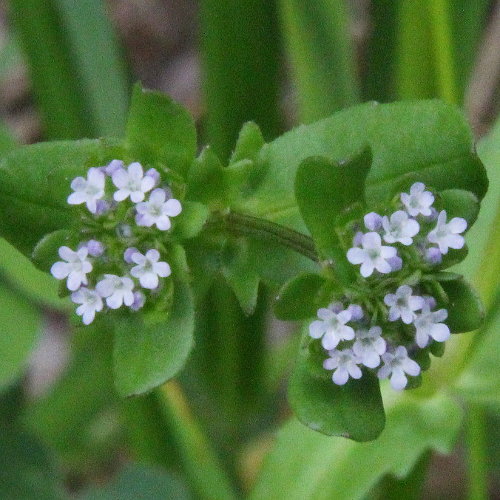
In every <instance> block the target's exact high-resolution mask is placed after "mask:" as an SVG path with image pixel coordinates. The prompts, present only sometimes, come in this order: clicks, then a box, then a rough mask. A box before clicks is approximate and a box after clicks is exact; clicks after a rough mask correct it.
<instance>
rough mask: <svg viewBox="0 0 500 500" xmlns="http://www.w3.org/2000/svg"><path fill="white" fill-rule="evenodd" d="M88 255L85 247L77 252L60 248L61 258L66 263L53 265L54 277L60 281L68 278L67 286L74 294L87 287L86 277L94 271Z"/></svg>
mask: <svg viewBox="0 0 500 500" xmlns="http://www.w3.org/2000/svg"><path fill="white" fill-rule="evenodd" d="M88 253H89V251H88V250H87V248H85V247H84V248H80V249H79V250H77V251H76V252H74V251H73V250H71V248H69V247H66V246H63V247H61V248H59V257H61V259H63V260H65V261H66V262H60V261H59V262H56V263H55V264H53V265H52V267H51V268H50V272H51V274H52V276H54V278H56V279H58V280H62V279H64V278H68V279H67V282H66V285H67V287H68V290H71V291H72V292H74V291H75V290H78V288H80V286H81V285H86V284H87V276H86V275H87V273H90V271H92V264H91V263H90V262H89V261H88V260H87V256H88Z"/></svg>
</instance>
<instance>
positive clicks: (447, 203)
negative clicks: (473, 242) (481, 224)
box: [439, 189, 479, 228]
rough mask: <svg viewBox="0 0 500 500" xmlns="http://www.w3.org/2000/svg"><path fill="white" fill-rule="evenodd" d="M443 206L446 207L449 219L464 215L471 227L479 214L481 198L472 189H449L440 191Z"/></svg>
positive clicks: (468, 225)
mask: <svg viewBox="0 0 500 500" xmlns="http://www.w3.org/2000/svg"><path fill="white" fill-rule="evenodd" d="M439 196H440V198H441V201H442V203H443V208H445V209H446V215H447V218H448V220H450V219H452V218H453V217H462V218H463V219H465V220H466V221H467V227H468V228H470V227H471V226H472V225H473V224H474V222H476V219H477V216H478V214H479V200H478V199H477V196H475V195H474V194H473V193H471V192H470V191H464V190H462V189H447V190H445V191H441V193H439Z"/></svg>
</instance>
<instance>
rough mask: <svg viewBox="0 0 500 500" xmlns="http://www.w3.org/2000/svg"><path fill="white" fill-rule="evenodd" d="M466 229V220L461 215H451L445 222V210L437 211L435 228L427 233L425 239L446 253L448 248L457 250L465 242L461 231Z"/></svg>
mask: <svg viewBox="0 0 500 500" xmlns="http://www.w3.org/2000/svg"><path fill="white" fill-rule="evenodd" d="M466 229H467V221H466V220H465V219H462V218H461V217H453V219H451V220H450V222H448V223H446V210H442V211H441V212H439V215H438V220H437V225H436V228H435V229H433V230H432V231H431V232H430V233H429V234H428V235H427V239H428V240H429V241H430V242H431V243H435V244H436V245H437V246H438V247H439V251H440V252H441V253H442V254H447V253H448V248H453V249H455V250H459V249H460V248H462V247H463V246H464V244H465V240H464V237H463V236H460V233H463V232H464V231H465V230H466Z"/></svg>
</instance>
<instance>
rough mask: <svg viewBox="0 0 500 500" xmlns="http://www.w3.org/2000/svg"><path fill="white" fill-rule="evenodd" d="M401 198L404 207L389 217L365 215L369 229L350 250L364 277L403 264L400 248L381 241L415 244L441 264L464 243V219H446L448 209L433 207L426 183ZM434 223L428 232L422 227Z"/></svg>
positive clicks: (349, 257) (429, 260) (430, 260)
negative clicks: (462, 234)
mask: <svg viewBox="0 0 500 500" xmlns="http://www.w3.org/2000/svg"><path fill="white" fill-rule="evenodd" d="M400 199H401V203H402V209H400V210H397V211H396V212H394V213H393V214H391V215H390V216H381V215H379V214H377V213H375V212H371V213H369V214H367V215H365V217H364V224H365V227H366V228H367V229H368V230H369V232H367V233H362V232H358V233H357V234H356V236H355V237H354V247H353V248H350V249H349V250H348V252H347V260H348V261H349V262H350V263H351V264H361V268H360V273H361V276H363V277H364V278H368V277H369V276H371V275H372V274H373V272H374V270H377V271H378V272H379V273H381V274H388V273H390V272H392V271H399V270H400V269H401V267H402V265H403V260H402V258H401V257H400V256H399V255H398V250H397V248H396V247H394V246H389V245H382V240H384V241H385V242H386V243H389V244H390V245H394V244H399V245H403V247H400V249H403V248H404V247H410V246H413V247H414V248H415V249H416V250H417V252H418V253H419V254H421V256H422V258H423V259H424V260H425V261H426V262H427V263H428V264H439V263H440V262H441V260H442V256H443V255H446V254H447V253H448V250H449V249H450V248H452V249H455V250H458V249H460V248H462V247H463V246H464V244H465V240H464V237H463V236H461V234H460V233H463V232H464V231H465V230H466V229H467V222H466V221H465V219H462V218H461V217H454V218H453V219H451V220H450V221H449V222H446V219H447V215H446V210H442V211H441V212H439V214H437V212H436V210H435V209H434V207H433V206H432V205H433V203H434V195H433V194H432V193H431V192H430V191H426V190H425V185H424V184H423V183H421V182H416V183H415V184H413V186H411V188H410V194H408V193H401V197H400ZM436 215H437V217H436ZM436 219H437V221H436ZM433 223H435V226H434V227H433V229H431V230H429V231H428V232H427V234H425V231H423V230H422V229H424V228H425V227H427V226H429V225H430V224H433Z"/></svg>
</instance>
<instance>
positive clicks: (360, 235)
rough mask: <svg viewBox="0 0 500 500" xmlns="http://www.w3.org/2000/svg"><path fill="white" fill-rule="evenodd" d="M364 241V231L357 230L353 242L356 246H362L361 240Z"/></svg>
mask: <svg viewBox="0 0 500 500" xmlns="http://www.w3.org/2000/svg"><path fill="white" fill-rule="evenodd" d="M362 241H363V233H362V232H361V231H356V234H355V235H354V238H353V239H352V244H353V246H355V247H359V246H361V242H362Z"/></svg>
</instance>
